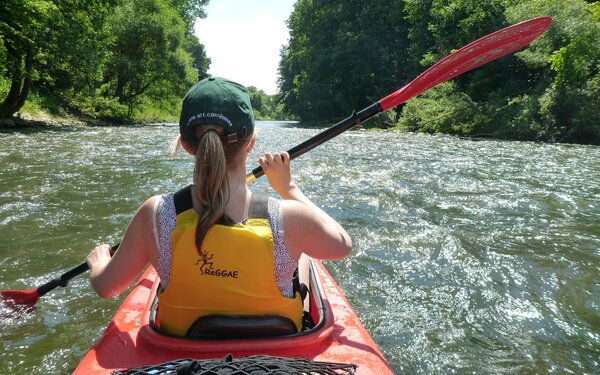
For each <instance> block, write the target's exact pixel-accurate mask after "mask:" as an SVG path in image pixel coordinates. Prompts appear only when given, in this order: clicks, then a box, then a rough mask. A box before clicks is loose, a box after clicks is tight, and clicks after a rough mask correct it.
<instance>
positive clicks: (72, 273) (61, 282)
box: [37, 244, 119, 296]
mask: <svg viewBox="0 0 600 375" xmlns="http://www.w3.org/2000/svg"><path fill="white" fill-rule="evenodd" d="M118 247H119V244H117V245H114V246H113V247H111V248H110V255H113V254H114V253H115V251H117V248H118ZM89 269H90V267H89V266H88V264H87V263H86V262H83V263H82V264H80V265H78V266H77V267H75V268H72V269H70V270H68V271H67V272H65V273H63V274H62V275H59V276H56V277H55V278H54V280H50V281H48V282H47V283H46V284H44V285H42V286H40V287H38V288H37V294H38V296H43V295H44V294H46V293H48V292H49V291H51V290H53V289H56V288H58V287H59V286H62V287H65V286H67V284H69V280H71V279H72V278H74V277H76V276H79V275H81V274H82V273H84V272H86V271H87V270H89Z"/></svg>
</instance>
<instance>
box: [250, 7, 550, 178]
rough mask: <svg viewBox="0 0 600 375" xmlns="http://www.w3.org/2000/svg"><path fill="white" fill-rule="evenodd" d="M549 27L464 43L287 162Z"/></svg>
mask: <svg viewBox="0 0 600 375" xmlns="http://www.w3.org/2000/svg"><path fill="white" fill-rule="evenodd" d="M551 24H552V18H550V17H538V18H533V19H530V20H528V21H524V22H520V23H518V24H515V25H512V26H508V27H506V28H504V29H502V30H498V31H496V32H493V33H491V34H489V35H486V36H484V37H483V38H480V39H477V40H476V41H474V42H472V43H470V44H467V45H466V46H464V47H463V48H461V49H459V50H458V51H455V52H453V53H451V54H450V55H448V56H446V57H445V58H443V59H442V60H440V61H438V62H437V63H435V64H434V65H433V66H431V67H430V68H429V69H427V70H426V71H425V72H423V73H421V75H419V76H418V77H417V78H415V79H414V80H413V81H412V82H410V83H409V84H408V85H406V86H404V87H402V88H400V89H399V90H397V91H395V92H393V93H392V94H390V95H388V96H386V97H385V98H383V99H381V100H379V101H378V102H377V103H374V104H372V105H370V106H369V107H367V108H365V109H363V110H361V111H360V112H354V113H353V114H352V115H351V116H350V117H348V118H346V119H344V120H342V121H340V122H338V123H337V124H335V125H333V126H331V127H330V128H327V129H325V130H324V131H322V132H321V133H319V134H317V135H315V136H314V137H312V138H310V139H308V140H306V141H304V142H303V143H301V144H299V145H298V146H295V147H293V148H291V149H290V150H289V151H288V154H290V159H295V158H297V157H298V156H300V155H303V154H304V153H306V152H307V151H310V150H312V149H313V148H315V147H317V146H319V145H320V144H322V143H325V142H327V141H328V140H330V139H331V138H333V137H336V136H338V135H340V134H342V133H343V132H345V131H346V130H348V129H350V128H352V127H353V126H355V125H358V124H360V123H362V122H363V121H366V120H368V119H370V118H371V117H373V116H375V115H376V114H378V113H380V112H384V111H387V110H388V109H390V108H393V107H395V106H397V105H398V104H402V103H404V102H407V101H408V100H409V99H411V98H413V97H415V96H417V95H419V94H421V93H423V92H424V91H427V90H429V89H430V88H432V87H434V86H436V85H438V84H440V83H442V82H445V81H447V80H449V79H452V78H454V77H456V76H457V75H459V74H462V73H464V72H466V71H469V70H471V69H474V68H476V67H478V66H480V65H483V64H485V63H488V62H490V61H492V60H495V59H497V58H499V57H502V56H504V55H507V54H509V53H511V52H514V51H516V50H518V49H521V48H523V47H525V46H526V45H527V44H529V43H531V42H532V41H533V40H534V39H536V38H537V37H539V36H540V35H542V34H543V33H544V32H545V31H546V30H547V29H548V28H549V27H550V25H551ZM264 174H265V173H264V171H263V170H262V168H261V167H257V168H255V169H253V170H252V172H250V173H248V175H247V176H246V183H247V184H249V183H250V182H252V181H254V180H256V179H257V178H259V177H262V176H264Z"/></svg>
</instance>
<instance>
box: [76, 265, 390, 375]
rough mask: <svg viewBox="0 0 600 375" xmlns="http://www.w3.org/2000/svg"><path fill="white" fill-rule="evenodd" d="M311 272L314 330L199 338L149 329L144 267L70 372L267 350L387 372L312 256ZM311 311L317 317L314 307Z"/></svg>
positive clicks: (148, 276) (150, 282) (152, 287)
mask: <svg viewBox="0 0 600 375" xmlns="http://www.w3.org/2000/svg"><path fill="white" fill-rule="evenodd" d="M311 272H312V276H313V277H312V278H311V293H310V294H309V296H311V306H317V308H318V309H319V311H318V313H319V314H318V315H319V317H318V319H319V321H318V322H316V323H317V327H316V328H315V329H312V330H310V331H309V332H307V333H302V334H298V335H293V336H285V337H273V338H252V339H235V340H231V339H223V340H215V339H210V340H208V339H207V340H201V339H180V338H174V337H168V336H165V335H162V334H161V333H159V332H158V331H157V330H156V329H154V328H153V327H152V324H151V317H150V315H151V307H152V303H153V300H154V296H155V294H156V290H157V288H158V284H159V279H158V276H157V274H156V271H155V270H154V269H153V268H152V267H149V268H148V270H146V272H145V273H144V274H143V275H142V277H141V278H140V280H139V281H138V283H137V284H136V285H135V286H134V288H133V290H132V291H131V293H130V294H129V296H127V298H126V299H125V301H124V302H123V304H122V305H121V307H120V308H119V310H118V311H117V313H116V314H115V316H114V317H113V319H112V320H111V322H110V324H109V326H108V327H107V328H106V331H105V332H104V333H103V335H102V337H100V339H99V340H98V341H97V342H96V343H95V345H94V346H93V347H92V349H91V350H90V351H89V352H88V353H87V354H86V355H85V357H84V358H83V359H82V361H81V362H80V363H79V365H78V366H77V368H76V369H75V371H74V374H107V373H110V371H112V370H116V369H125V368H134V367H142V366H147V365H152V364H158V363H163V362H168V361H172V360H175V359H179V358H194V359H210V358H222V357H225V356H226V355H228V354H232V355H233V357H234V358H240V357H246V356H251V355H257V354H268V355H272V356H280V357H302V358H307V359H311V360H315V361H321V362H338V363H354V364H356V365H358V369H357V373H358V374H378V375H385V374H392V373H393V372H392V370H391V368H390V367H389V365H388V363H387V361H386V360H385V358H384V357H383V355H382V354H381V352H380V351H379V349H378V347H377V345H376V344H375V342H374V341H373V339H372V338H371V336H370V335H369V334H368V332H367V331H366V329H365V328H364V326H363V325H362V323H361V322H360V321H359V319H358V317H357V316H356V313H355V312H354V311H353V310H352V308H351V307H350V304H349V303H348V301H347V300H346V298H345V297H344V295H343V293H342V292H341V290H340V289H339V287H338V285H337V284H336V283H335V281H334V280H333V278H332V277H331V275H330V274H329V272H328V271H327V270H326V269H325V267H324V266H323V264H322V263H321V262H320V261H316V260H312V261H311ZM315 275H316V277H315ZM313 284H314V285H313ZM319 295H320V297H321V298H319V299H320V301H315V300H314V299H316V298H314V297H315V296H319ZM311 313H312V315H313V316H316V315H315V311H312V312H311Z"/></svg>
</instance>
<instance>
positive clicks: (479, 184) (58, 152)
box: [0, 122, 600, 374]
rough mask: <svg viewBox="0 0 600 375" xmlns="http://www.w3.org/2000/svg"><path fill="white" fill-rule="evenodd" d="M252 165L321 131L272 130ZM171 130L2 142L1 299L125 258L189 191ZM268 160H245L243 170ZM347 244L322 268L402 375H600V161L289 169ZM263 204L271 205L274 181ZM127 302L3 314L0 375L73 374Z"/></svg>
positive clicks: (411, 162) (60, 301)
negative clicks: (139, 212)
mask: <svg viewBox="0 0 600 375" xmlns="http://www.w3.org/2000/svg"><path fill="white" fill-rule="evenodd" d="M258 128H259V142H258V145H257V148H256V151H255V152H253V155H251V158H250V160H256V159H257V158H258V155H259V154H260V153H262V152H264V151H266V150H269V151H275V150H281V149H289V148H291V147H292V146H294V145H296V144H298V143H300V142H302V141H304V140H305V139H307V138H309V137H310V136H312V135H314V134H316V133H317V132H318V131H320V130H318V129H313V128H306V127H302V126H299V125H297V124H290V123H275V122H260V123H259V125H258ZM176 133H177V127H176V126H173V125H146V126H125V127H90V128H64V129H47V130H40V129H36V130H24V131H20V132H4V133H0V163H1V166H2V168H1V169H0V289H3V290H4V289H33V288H34V287H36V286H39V285H41V284H43V283H44V282H46V281H48V280H50V279H51V278H53V277H54V275H56V274H59V273H62V272H64V271H66V270H67V269H70V268H71V267H73V266H75V265H77V264H80V263H81V262H82V261H83V260H84V259H85V256H86V255H87V253H88V252H89V250H90V249H91V248H92V247H93V246H94V244H96V243H103V242H107V243H117V242H118V241H119V238H120V235H121V234H122V233H123V230H124V228H125V226H126V225H127V223H128V221H129V219H130V218H131V216H132V214H133V213H134V211H135V209H136V208H137V206H138V205H139V204H140V203H142V202H143V201H144V200H145V199H146V198H147V197H149V196H151V195H154V194H157V193H161V192H166V191H173V190H176V189H177V188H179V187H181V186H184V185H185V184H188V183H189V182H190V178H189V176H190V171H191V168H192V160H191V158H190V157H188V156H186V155H184V154H182V153H180V154H179V155H178V156H176V157H170V156H169V155H168V151H167V150H168V146H169V143H170V141H171V139H172V138H173V137H174V136H175V135H176ZM255 166H256V163H254V162H253V163H251V165H249V166H248V167H249V169H251V168H254V167H255ZM293 173H294V175H295V179H296V182H297V183H298V184H299V185H300V186H301V187H302V188H303V190H304V191H305V193H306V194H307V195H308V196H309V197H311V198H312V199H313V200H314V201H315V202H316V203H317V204H319V205H320V206H322V207H323V208H324V209H325V210H326V211H328V212H329V213H330V214H331V215H333V216H334V217H336V218H337V219H338V220H339V221H340V222H341V223H342V224H343V225H344V226H345V227H346V228H347V229H348V232H349V233H350V235H351V236H352V238H353V242H354V250H353V253H352V255H351V256H350V257H348V258H346V259H344V260H342V261H338V262H327V263H326V266H327V268H328V269H329V270H330V271H331V273H332V275H333V276H334V277H335V279H336V280H337V282H338V283H339V285H340V286H341V288H342V289H343V290H344V292H345V293H346V296H347V298H348V299H349V301H350V302H351V304H352V305H353V307H354V309H355V310H356V312H357V313H358V315H359V317H360V318H361V320H362V322H363V323H364V325H365V326H366V327H367V329H368V330H369V332H370V333H371V335H372V336H373V338H374V339H375V341H376V342H377V344H378V345H379V346H380V348H381V350H382V351H383V353H384V355H385V356H386V358H387V359H388V360H389V361H390V363H391V365H392V367H393V368H394V370H395V372H397V373H406V374H413V373H426V374H448V373H478V374H501V373H504V374H515V373H518V374H534V373H536V374H539V373H544V374H545V373H556V374H563V373H574V374H592V373H600V272H599V270H600V148H599V147H594V146H578V145H551V144H536V143H523V142H500V141H491V140H485V141H474V140H467V139H459V138H455V137H448V136H430V135H418V134H401V133H395V132H367V131H350V132H347V133H345V134H343V135H341V136H339V137H337V138H336V139H333V140H331V141H329V142H328V143H326V144H324V145H322V146H320V147H318V148H316V149H314V150H312V151H311V152H309V153H308V154H306V155H303V156H302V157H300V158H298V159H296V160H295V161H294V162H293ZM253 189H255V190H267V191H270V192H272V190H270V188H269V186H268V185H267V183H266V180H265V179H264V178H263V179H260V180H258V181H257V182H255V183H254V184H253ZM123 297H124V295H123V296H120V297H117V298H114V299H111V300H102V299H100V298H98V297H96V296H95V294H94V292H93V291H92V290H91V288H90V286H89V284H88V281H87V278H86V277H85V276H81V277H79V278H77V279H74V280H73V281H72V282H71V284H70V285H69V286H68V287H67V288H59V289H56V290H54V291H53V292H51V293H49V294H48V295H46V296H44V297H42V298H41V299H40V301H39V302H38V304H37V309H36V310H35V311H34V312H33V313H23V314H16V313H14V312H7V311H5V310H3V312H2V313H1V314H0V340H1V342H2V348H0V374H9V373H31V374H46V373H48V374H67V373H70V371H71V370H72V369H73V368H74V367H75V366H76V364H77V363H78V361H79V360H80V359H81V357H82V356H83V355H84V354H85V352H86V351H87V350H88V349H89V348H90V347H91V345H92V344H93V342H94V340H95V339H96V338H97V337H99V336H100V335H101V333H102V331H103V329H104V327H105V326H106V324H107V322H108V321H109V319H110V318H111V317H112V315H113V314H114V312H115V311H116V309H117V308H118V306H119V304H120V302H121V301H122V300H123Z"/></svg>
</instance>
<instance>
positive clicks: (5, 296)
mask: <svg viewBox="0 0 600 375" xmlns="http://www.w3.org/2000/svg"><path fill="white" fill-rule="evenodd" d="M551 24H552V18H550V17H538V18H533V19H531V20H528V21H524V22H521V23H518V24H516V25H512V26H509V27H506V28H504V29H502V30H498V31H496V32H493V33H491V34H489V35H486V36H484V37H483V38H480V39H477V40H476V41H474V42H472V43H470V44H467V45H466V46H464V47H463V48H461V49H459V50H458V51H456V52H453V53H451V54H450V55H448V56H446V57H445V58H443V59H442V60H440V61H438V62H437V63H436V64H434V65H433V66H431V67H430V68H429V69H427V70H426V71H425V72H423V73H422V74H421V75H419V76H418V77H417V78H415V79H414V80H413V81H412V82H410V83H409V84H407V85H406V86H404V87H402V88H400V89H399V90H397V91H395V92H393V93H392V94H390V95H388V96H386V97H385V98H383V99H381V100H379V101H378V102H376V103H374V104H372V105H370V106H368V107H367V108H365V109H363V110H361V111H360V112H354V113H353V114H352V115H351V116H350V117H348V118H346V119H344V120H342V121H340V122H338V123H337V124H335V125H333V126H331V127H330V128H327V129H326V130H324V131H323V132H321V133H319V134H317V135H315V136H314V137H312V138H310V139H308V140H306V141H304V142H303V143H301V144H299V145H297V146H295V147H293V148H291V149H290V150H289V151H288V153H289V154H290V158H291V159H295V158H297V157H298V156H300V155H303V154H304V153H306V152H308V151H310V150H312V149H313V148H315V147H317V146H319V145H320V144H322V143H325V142H327V141H328V140H330V139H332V138H334V137H336V136H338V135H340V134H342V133H343V132H345V131H346V130H348V129H350V128H352V127H354V126H355V125H358V124H360V123H362V122H363V121H366V120H368V119H370V118H371V117H373V116H375V115H376V114H378V113H380V112H384V111H387V110H388V109H391V108H393V107H395V106H397V105H399V104H401V103H404V102H406V101H408V100H409V99H411V98H413V97H415V96H417V95H419V94H421V93H423V92H424V91H427V90H429V89H430V88H432V87H434V86H436V85H438V84H440V83H442V82H445V81H447V80H450V79H452V78H454V77H456V76H458V75H459V74H462V73H464V72H466V71H469V70H471V69H474V68H476V67H478V66H480V65H483V64H486V63H488V62H490V61H492V60H495V59H497V58H500V57H502V56H504V55H507V54H509V53H511V52H514V51H516V50H518V49H521V48H523V47H525V46H526V45H527V44H529V43H531V42H532V41H533V40H535V39H536V38H537V37H539V36H540V35H542V34H543V33H544V32H545V31H546V30H547V29H548V28H549V27H550V25H551ZM264 174H265V173H264V171H263V170H262V168H261V167H257V168H255V169H253V170H252V172H250V173H248V175H247V176H246V183H250V182H252V181H254V180H256V179H257V178H260V177H262V176H264ZM117 247H118V245H115V246H113V247H112V249H111V250H112V251H111V253H112V252H114V251H116V249H117ZM88 269H89V267H88V265H87V263H85V262H84V263H82V264H80V265H79V266H77V267H75V268H73V269H71V270H70V271H67V272H65V273H64V274H62V275H60V276H58V277H56V278H55V279H54V280H51V281H49V282H47V283H46V284H44V285H42V286H40V287H38V288H37V289H33V290H4V291H0V300H4V301H6V303H7V304H8V305H27V306H34V305H35V304H36V303H37V301H38V299H39V298H40V297H41V296H43V295H44V294H46V293H48V292H49V291H51V290H53V289H55V288H57V287H59V286H63V287H64V286H66V285H67V283H68V282H69V280H71V279H72V278H74V277H76V276H78V275H80V274H82V273H83V272H86V271H87V270H88Z"/></svg>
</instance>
